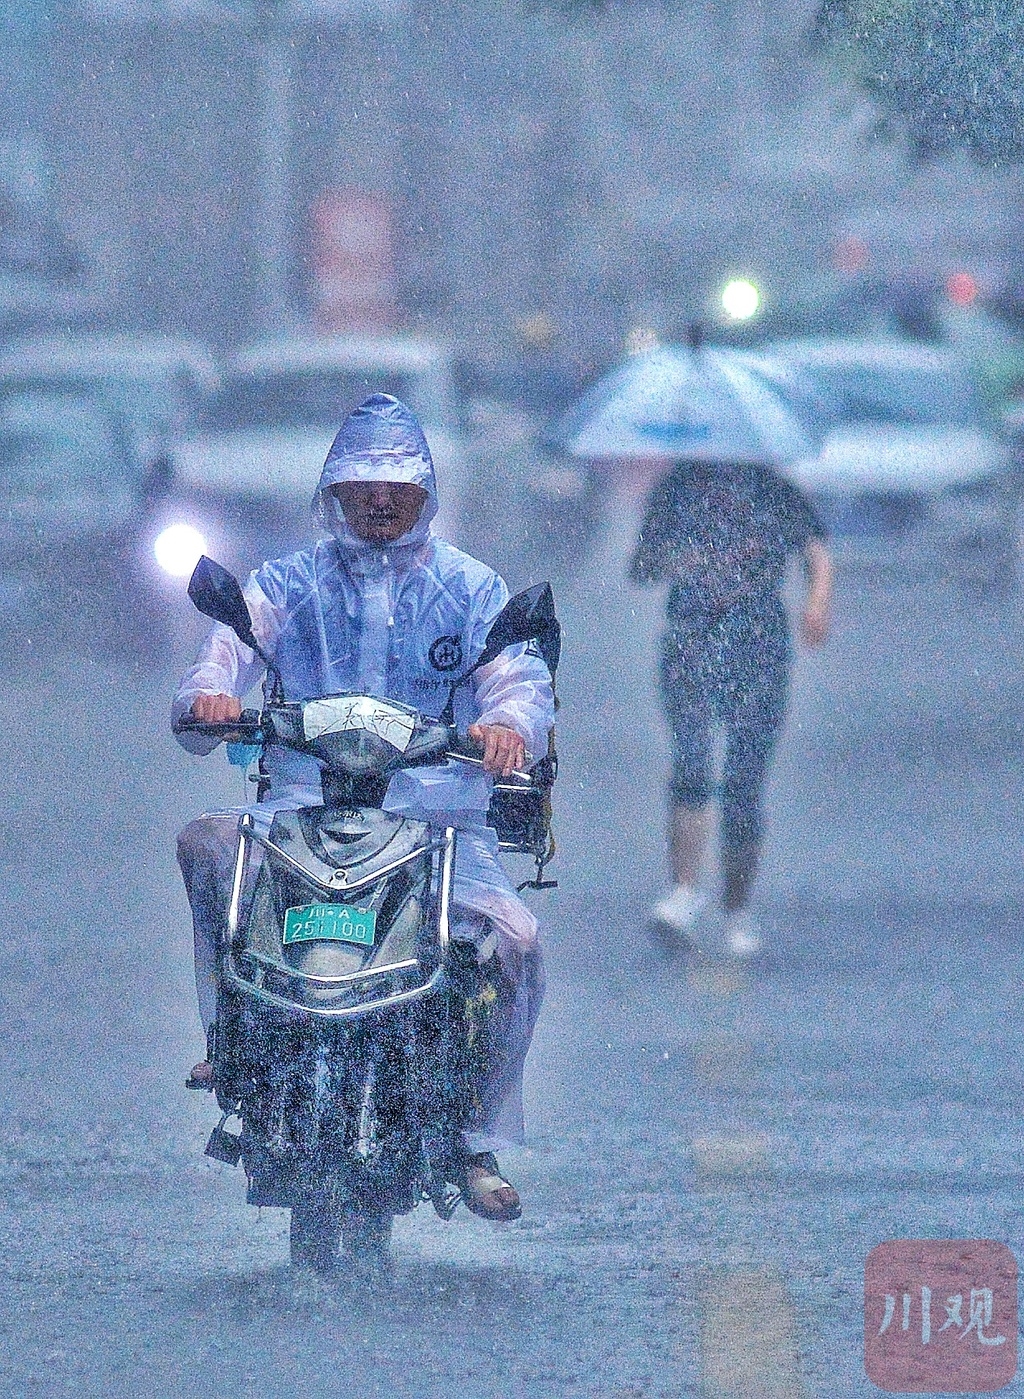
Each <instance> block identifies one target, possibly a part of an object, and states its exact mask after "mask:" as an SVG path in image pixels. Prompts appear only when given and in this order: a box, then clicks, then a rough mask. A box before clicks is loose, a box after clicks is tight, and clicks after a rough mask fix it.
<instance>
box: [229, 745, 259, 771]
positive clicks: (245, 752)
mask: <svg viewBox="0 0 1024 1399" xmlns="http://www.w3.org/2000/svg"><path fill="white" fill-rule="evenodd" d="M225 747H226V748H227V750H228V762H229V763H230V764H231V766H232V767H233V768H247V767H249V765H250V764H251V763H254V762H256V760H257V758H258V757H259V756H260V754H261V753H262V752H263V745H262V744H260V743H228V744H225Z"/></svg>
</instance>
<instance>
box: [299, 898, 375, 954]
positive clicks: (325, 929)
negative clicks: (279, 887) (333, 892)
mask: <svg viewBox="0 0 1024 1399" xmlns="http://www.w3.org/2000/svg"><path fill="white" fill-rule="evenodd" d="M376 930H377V914H376V912H375V911H374V910H373V909H372V908H352V907H351V905H349V904H306V905H305V907H304V908H290V909H289V910H288V912H287V913H286V914H285V916H284V942H285V946H286V947H287V946H289V945H290V944H291V943H295V942H359V943H362V944H363V946H365V947H372V946H373V937H374V933H375V932H376Z"/></svg>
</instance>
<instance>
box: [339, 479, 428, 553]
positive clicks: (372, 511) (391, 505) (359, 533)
mask: <svg viewBox="0 0 1024 1399" xmlns="http://www.w3.org/2000/svg"><path fill="white" fill-rule="evenodd" d="M331 490H332V492H333V493H334V495H335V496H336V497H337V499H338V502H339V504H340V505H341V509H342V514H343V515H344V516H345V521H346V523H347V525H348V527H349V529H350V530H351V531H352V533H353V534H354V535H355V536H356V538H357V539H362V540H365V542H366V543H367V544H394V542H395V540H396V539H401V537H402V535H403V534H407V533H408V532H409V530H411V529H412V527H413V525H414V524H415V523H416V521H417V520H418V519H419V517H420V511H421V510H422V509H423V503H424V501H425V500H426V498H427V493H426V491H425V490H424V489H423V487H422V486H414V485H413V484H412V483H411V482H409V481H341V482H339V483H338V485H336V486H332V487H331Z"/></svg>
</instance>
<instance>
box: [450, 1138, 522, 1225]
mask: <svg viewBox="0 0 1024 1399" xmlns="http://www.w3.org/2000/svg"><path fill="white" fill-rule="evenodd" d="M456 1184H457V1185H458V1187H459V1189H460V1190H461V1191H462V1198H463V1199H464V1200H465V1202H466V1208H467V1209H468V1210H469V1211H470V1212H471V1213H472V1214H476V1215H479V1216H480V1218H481V1219H490V1220H491V1221H492V1222H496V1223H498V1224H508V1223H509V1222H510V1221H511V1220H513V1219H518V1218H519V1217H520V1215H521V1214H522V1212H523V1207H522V1204H521V1202H520V1199H519V1192H518V1191H517V1190H516V1188H515V1186H514V1185H510V1184H509V1183H508V1181H507V1180H504V1179H503V1178H502V1176H501V1175H500V1174H499V1172H498V1163H497V1161H496V1160H495V1159H494V1154H493V1153H492V1152H490V1151H479V1152H477V1153H476V1155H475V1156H467V1157H466V1158H465V1160H464V1161H463V1163H462V1170H461V1173H460V1179H459V1180H458V1181H456Z"/></svg>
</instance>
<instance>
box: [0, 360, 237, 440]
mask: <svg viewBox="0 0 1024 1399" xmlns="http://www.w3.org/2000/svg"><path fill="white" fill-rule="evenodd" d="M218 382H219V376H218V370H217V364H216V361H215V360H214V358H213V356H212V355H211V354H210V352H209V351H208V350H207V349H206V348H205V346H203V345H202V344H201V343H199V342H198V341H194V340H188V339H179V338H175V337H172V336H164V335H108V334H98V333H90V334H86V333H81V334H75V335H38V336H32V337H31V338H25V339H22V340H17V341H14V342H13V343H11V344H8V345H7V346H5V347H4V348H3V349H2V350H0V384H3V385H5V386H18V387H21V388H23V389H25V390H35V389H41V390H47V391H57V392H67V393H72V394H76V393H90V394H93V395H94V396H97V397H99V398H102V399H103V400H105V401H106V403H107V404H108V405H109V406H110V408H111V409H112V410H113V411H114V412H116V413H118V414H119V415H120V416H121V418H122V420H123V422H124V424H125V427H126V429H127V430H128V431H129V432H130V433H131V435H132V437H133V439H134V446H135V450H136V451H137V453H138V455H139V457H140V458H141V460H142V461H144V462H146V463H150V462H154V461H156V460H157V459H158V458H159V457H160V455H161V454H162V453H164V452H166V451H168V450H169V449H170V447H171V446H172V445H173V443H174V441H175V440H176V439H177V438H179V437H183V436H185V435H187V434H189V433H191V432H194V431H195V428H196V425H197V422H198V419H199V414H200V411H201V409H202V406H203V404H204V403H205V402H206V400H207V399H208V398H209V396H210V395H211V394H212V393H213V392H214V391H215V390H216V388H217V385H218Z"/></svg>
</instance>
